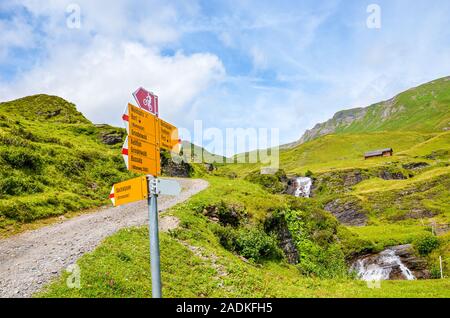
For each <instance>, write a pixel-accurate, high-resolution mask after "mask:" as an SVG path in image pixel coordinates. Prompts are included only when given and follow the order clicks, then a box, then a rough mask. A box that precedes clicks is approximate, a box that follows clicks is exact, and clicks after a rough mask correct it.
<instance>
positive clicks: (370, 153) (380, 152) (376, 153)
mask: <svg viewBox="0 0 450 318" xmlns="http://www.w3.org/2000/svg"><path fill="white" fill-rule="evenodd" d="M384 152H392V148H384V149H379V150H373V151H368V152H366V153H365V154H364V156H365V157H373V156H382V155H383V153H384Z"/></svg>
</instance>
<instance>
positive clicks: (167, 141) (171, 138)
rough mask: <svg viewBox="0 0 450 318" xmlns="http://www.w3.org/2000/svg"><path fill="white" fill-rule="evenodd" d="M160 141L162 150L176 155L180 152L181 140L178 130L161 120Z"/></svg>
mask: <svg viewBox="0 0 450 318" xmlns="http://www.w3.org/2000/svg"><path fill="white" fill-rule="evenodd" d="M159 124H160V130H159V132H160V141H161V148H162V149H165V150H169V151H172V152H175V153H179V152H180V140H179V139H178V128H177V127H175V126H174V125H172V124H169V123H168V122H166V121H164V120H162V119H160V123H159Z"/></svg>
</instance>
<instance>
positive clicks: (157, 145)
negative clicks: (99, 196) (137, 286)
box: [109, 88, 181, 298]
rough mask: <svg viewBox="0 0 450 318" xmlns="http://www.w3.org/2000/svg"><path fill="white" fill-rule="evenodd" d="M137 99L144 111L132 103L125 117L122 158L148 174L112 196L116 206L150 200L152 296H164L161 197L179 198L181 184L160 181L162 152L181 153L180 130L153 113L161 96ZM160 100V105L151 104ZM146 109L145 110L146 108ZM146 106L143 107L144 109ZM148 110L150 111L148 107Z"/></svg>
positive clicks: (121, 186) (139, 92)
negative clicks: (160, 227)
mask: <svg viewBox="0 0 450 318" xmlns="http://www.w3.org/2000/svg"><path fill="white" fill-rule="evenodd" d="M133 96H134V97H135V99H136V101H137V102H138V104H139V105H140V106H141V108H139V107H136V106H134V105H132V104H128V106H127V112H126V114H124V115H123V116H122V118H123V120H124V121H125V122H126V123H127V132H128V137H127V138H126V139H125V143H124V145H123V147H122V155H123V158H124V160H125V164H126V165H127V168H128V170H130V171H133V172H137V173H142V174H146V176H142V177H137V178H134V179H130V180H127V181H123V182H120V183H117V184H115V185H114V186H113V188H112V190H111V193H110V195H109V197H110V199H111V200H112V202H113V205H114V206H119V205H122V204H126V203H131V202H134V201H139V200H143V199H147V200H148V207H149V235H150V254H151V256H150V262H151V271H152V295H153V297H154V298H159V297H161V270H160V257H159V234H158V202H157V197H158V194H166V195H178V193H179V192H180V191H181V187H180V185H179V184H178V183H177V182H176V181H173V180H160V179H156V177H157V176H159V175H160V174H161V158H160V149H165V150H169V151H171V152H176V153H178V152H180V143H179V139H178V128H177V127H175V126H173V125H172V124H169V123H168V122H166V121H164V120H162V119H159V118H158V117H157V116H155V115H154V114H152V113H151V112H150V111H153V113H156V114H157V113H158V106H157V96H154V95H153V94H152V93H150V92H148V91H147V90H145V89H143V88H140V89H138V90H137V91H136V92H135V93H134V94H133ZM150 100H151V101H153V100H155V101H156V105H153V102H152V103H150V104H151V106H152V107H151V108H149V107H148V105H149V101H150ZM144 106H145V107H144ZM142 107H143V108H142ZM146 107H147V108H146Z"/></svg>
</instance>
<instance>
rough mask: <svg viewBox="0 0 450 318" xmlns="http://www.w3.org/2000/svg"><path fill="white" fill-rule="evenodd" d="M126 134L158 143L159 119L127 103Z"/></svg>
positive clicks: (154, 143)
mask: <svg viewBox="0 0 450 318" xmlns="http://www.w3.org/2000/svg"><path fill="white" fill-rule="evenodd" d="M128 125H129V129H128V135H129V136H132V137H135V138H139V139H141V140H143V141H146V142H148V143H151V144H153V145H158V143H159V138H160V137H159V119H158V117H156V116H155V115H153V114H150V113H149V112H147V111H145V110H143V109H140V108H138V107H136V106H134V105H132V104H128Z"/></svg>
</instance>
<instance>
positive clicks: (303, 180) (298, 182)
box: [294, 177, 312, 198]
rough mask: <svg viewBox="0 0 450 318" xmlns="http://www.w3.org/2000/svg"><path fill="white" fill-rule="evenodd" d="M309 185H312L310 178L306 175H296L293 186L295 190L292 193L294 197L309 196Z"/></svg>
mask: <svg viewBox="0 0 450 318" xmlns="http://www.w3.org/2000/svg"><path fill="white" fill-rule="evenodd" d="M311 186H312V180H311V178H308V177H298V178H296V179H295V182H294V187H295V192H294V195H295V196H296V197H304V198H309V196H310V194H311Z"/></svg>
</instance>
